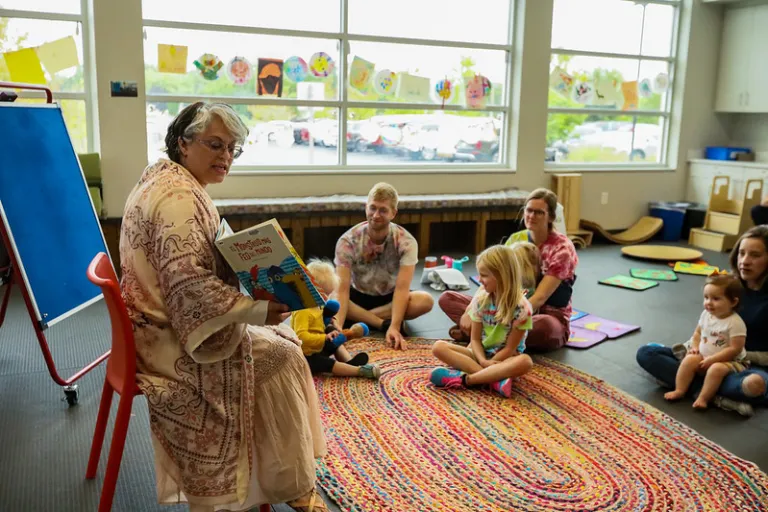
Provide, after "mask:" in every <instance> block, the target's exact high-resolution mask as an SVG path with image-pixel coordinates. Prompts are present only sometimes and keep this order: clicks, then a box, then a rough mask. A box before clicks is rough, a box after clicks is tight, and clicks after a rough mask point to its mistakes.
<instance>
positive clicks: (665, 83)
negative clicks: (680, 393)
mask: <svg viewBox="0 0 768 512" xmlns="http://www.w3.org/2000/svg"><path fill="white" fill-rule="evenodd" d="M668 88H669V75H667V74H666V73H659V74H658V75H656V78H654V79H653V92H656V93H662V92H666V90H667V89H668Z"/></svg>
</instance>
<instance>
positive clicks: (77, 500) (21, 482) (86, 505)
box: [0, 246, 768, 512]
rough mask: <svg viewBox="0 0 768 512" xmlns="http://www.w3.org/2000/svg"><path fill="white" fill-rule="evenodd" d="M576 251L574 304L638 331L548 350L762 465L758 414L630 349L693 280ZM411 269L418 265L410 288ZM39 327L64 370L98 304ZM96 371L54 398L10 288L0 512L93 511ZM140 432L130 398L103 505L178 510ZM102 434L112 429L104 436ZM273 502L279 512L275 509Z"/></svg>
mask: <svg viewBox="0 0 768 512" xmlns="http://www.w3.org/2000/svg"><path fill="white" fill-rule="evenodd" d="M579 256H580V258H581V264H580V265H579V269H578V276H579V277H578V281H577V283H576V286H575V288H576V291H575V300H574V306H575V307H576V308H578V309H581V310H585V311H588V312H590V313H594V314H596V315H599V316H603V317H606V318H609V319H613V320H617V321H621V322H626V323H634V324H638V325H641V326H642V330H641V331H640V332H637V333H634V334H631V335H628V336H625V337H623V338H620V339H618V340H613V341H606V342H603V343H601V344H600V345H597V346H596V347H593V348H591V349H588V350H584V351H579V350H573V349H563V350H560V351H557V352H555V353H553V354H551V355H550V356H551V357H552V358H554V359H556V360H558V361H561V362H564V363H567V364H570V365H573V366H575V367H576V368H579V369H581V370H583V371H586V372H588V373H590V374H592V375H595V376H597V377H599V378H601V379H603V380H605V381H606V382H608V383H610V384H612V385H614V386H617V387H618V388H620V389H622V390H624V391H626V392H627V393H629V394H631V395H633V396H635V397H637V398H639V399H640V400H644V401H646V402H648V403H650V404H651V405H653V406H655V407H657V408H659V409H661V410H662V411H664V412H666V413H668V414H669V415H671V416H672V417H674V418H676V419H677V420H679V421H681V422H683V423H685V424H687V425H688V426H690V427H692V428H693V429H695V430H696V431H698V432H699V433H701V434H702V435H704V436H706V437H708V438H709V439H711V440H713V441H714V442H716V443H718V444H720V445H722V446H723V447H725V448H726V449H727V450H729V451H731V452H733V453H734V454H736V455H738V456H740V457H743V458H745V459H748V460H751V461H754V462H755V463H757V464H758V465H759V466H760V467H761V468H763V470H765V469H766V468H768V435H766V434H767V433H768V423H766V418H768V413H766V411H764V410H759V411H757V414H756V415H755V417H753V418H751V419H748V420H746V419H744V418H742V417H740V416H738V415H736V414H735V413H727V412H723V411H720V410H717V409H712V410H709V411H707V412H704V413H702V412H694V411H693V410H692V408H691V404H690V402H686V401H683V402H679V403H676V404H670V403H667V402H665V401H664V399H663V397H662V391H661V389H659V388H658V387H657V385H656V384H655V383H654V382H653V380H652V379H650V377H648V376H647V375H646V374H644V372H643V371H642V370H641V369H640V368H639V367H638V366H637V365H636V363H635V351H636V350H637V347H639V346H641V345H643V344H645V343H648V342H651V341H658V342H661V343H667V344H670V343H673V342H678V341H683V340H685V339H687V337H688V336H690V334H691V332H692V331H693V329H694V327H695V324H696V320H697V319H698V316H699V314H700V312H701V307H702V306H701V302H702V299H701V287H702V285H703V278H701V277H697V276H684V275H681V276H680V280H679V281H677V282H672V283H661V285H660V286H658V287H656V288H653V289H651V290H648V291H645V292H634V291H631V290H623V289H619V288H613V287H609V286H603V285H599V284H597V281H598V279H600V278H604V277H608V276H611V275H613V274H616V273H622V272H623V273H627V272H628V271H629V268H630V267H649V266H653V265H648V264H647V263H643V262H637V261H633V260H628V259H625V258H623V257H622V256H621V255H620V252H619V248H618V247H616V246H596V247H592V248H589V249H585V250H581V251H579ZM706 258H707V259H708V261H709V262H710V263H711V264H715V265H726V264H727V257H726V255H724V254H711V253H707V254H706ZM660 266H662V265H660ZM465 269H466V270H465V274H466V275H467V276H469V275H471V274H472V270H473V266H472V265H468V264H465ZM420 274H421V270H420V269H419V270H418V271H417V276H416V277H415V283H414V286H417V285H418V284H417V283H418V278H419V277H420ZM473 289H474V288H473ZM434 295H435V297H437V295H438V293H437V292H434ZM409 325H410V328H411V330H412V332H413V334H414V335H418V336H424V337H430V338H441V337H445V336H446V333H447V329H448V327H449V326H450V322H449V321H448V319H447V318H446V317H445V316H444V315H443V314H442V313H441V312H440V311H439V310H438V309H437V308H436V309H435V310H434V311H433V312H432V313H430V314H429V315H427V316H425V317H424V318H421V319H417V320H415V321H413V322H410V324H409ZM47 335H48V340H49V342H50V344H51V347H52V351H53V356H54V360H55V362H56V364H57V367H58V369H59V371H60V372H61V373H62V374H64V375H63V376H64V377H69V375H70V374H71V373H73V372H74V371H76V370H77V369H79V368H80V367H81V366H82V365H83V364H85V363H86V362H88V361H90V360H93V359H94V358H95V357H96V356H97V355H98V354H99V353H100V352H102V351H104V350H105V349H106V348H107V344H108V341H107V340H108V339H109V338H108V337H109V323H108V319H107V317H106V310H105V308H104V306H103V305H102V304H98V305H94V306H92V307H90V308H89V309H87V310H85V311H83V312H81V313H78V314H77V315H76V316H75V317H74V318H72V319H69V320H66V321H64V322H63V323H61V324H59V325H56V326H54V327H52V328H51V329H50V330H49V332H48V333H47ZM103 372H104V370H103V367H102V368H98V369H97V370H95V371H94V372H92V373H91V374H89V375H87V376H86V377H84V378H83V379H82V380H81V381H80V383H79V384H80V403H79V405H78V406H76V407H72V408H69V407H67V404H66V402H62V401H61V398H62V397H63V394H62V392H61V389H60V388H59V387H58V386H56V385H55V384H54V383H53V382H52V380H51V378H50V376H49V375H48V372H47V370H46V368H45V364H44V361H43V358H42V355H41V353H40V349H39V348H38V346H37V340H36V338H35V336H34V331H33V330H32V327H31V324H30V323H29V317H28V316H27V313H26V310H25V309H24V306H23V303H22V301H21V300H20V297H19V296H18V295H15V296H14V299H13V301H12V303H11V307H10V310H9V312H8V318H7V319H6V322H5V324H4V325H3V326H2V328H0V461H2V463H1V464H0V510H24V511H26V510H55V511H57V512H65V511H72V512H75V511H85V510H96V507H97V503H98V498H99V493H100V490H101V479H102V478H103V471H104V465H105V464H106V454H107V450H106V449H105V450H104V452H103V455H102V465H101V467H100V471H99V474H98V475H97V478H96V480H95V481H85V480H84V478H83V475H84V473H85V466H86V463H87V458H88V450H89V447H90V440H91V436H92V435H93V426H94V422H95V418H96V411H97V409H98V403H99V393H100V390H101V385H102V382H103V380H102V379H103V377H104V373H103ZM113 412H114V411H113ZM148 429H149V428H148V420H147V411H146V405H145V403H144V401H143V400H141V399H140V400H137V403H136V404H135V406H134V417H133V418H132V420H131V426H130V428H129V431H128V441H127V445H126V452H125V456H124V459H123V464H122V469H121V473H120V479H119V481H118V485H117V492H116V494H115V503H114V507H113V510H115V511H125V512H128V511H132V512H133V511H152V510H169V511H171V510H186V507H182V506H174V507H160V506H158V505H157V504H156V502H155V491H154V467H153V460H152V449H151V445H150V442H149V436H148ZM110 433H111V426H110V430H108V434H107V435H108V439H109V436H110V435H111V434H110ZM333 509H334V510H338V509H337V508H335V507H333ZM274 510H276V511H281V512H282V511H286V510H290V509H289V508H288V507H286V506H285V505H281V506H275V507H274Z"/></svg>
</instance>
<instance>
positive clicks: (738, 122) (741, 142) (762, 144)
mask: <svg viewBox="0 0 768 512" xmlns="http://www.w3.org/2000/svg"><path fill="white" fill-rule="evenodd" d="M727 117H728V118H729V119H728V122H729V124H730V130H729V135H730V139H731V140H730V143H731V145H732V146H746V147H751V148H752V150H753V151H762V152H766V151H768V114H730V115H728V116H727Z"/></svg>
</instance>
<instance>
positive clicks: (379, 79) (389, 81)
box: [373, 69, 397, 96]
mask: <svg viewBox="0 0 768 512" xmlns="http://www.w3.org/2000/svg"><path fill="white" fill-rule="evenodd" d="M395 78H397V75H395V73H394V72H392V71H390V70H388V69H382V70H381V71H379V72H378V73H376V77H375V78H374V79H373V89H374V90H375V91H376V92H377V93H379V94H381V95H382V96H389V95H390V94H392V93H393V92H394V90H395Z"/></svg>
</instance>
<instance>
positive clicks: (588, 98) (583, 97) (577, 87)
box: [571, 80, 595, 105]
mask: <svg viewBox="0 0 768 512" xmlns="http://www.w3.org/2000/svg"><path fill="white" fill-rule="evenodd" d="M594 95H595V88H594V86H593V85H592V84H591V83H590V82H583V81H581V80H579V81H577V82H575V83H574V85H573V90H572V91H571V98H572V99H573V101H575V102H576V103H578V104H579V105H586V104H587V103H592V98H593V97H594Z"/></svg>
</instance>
